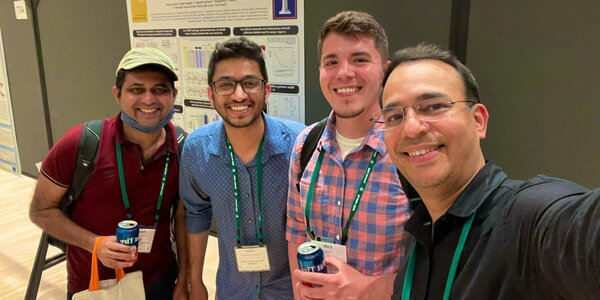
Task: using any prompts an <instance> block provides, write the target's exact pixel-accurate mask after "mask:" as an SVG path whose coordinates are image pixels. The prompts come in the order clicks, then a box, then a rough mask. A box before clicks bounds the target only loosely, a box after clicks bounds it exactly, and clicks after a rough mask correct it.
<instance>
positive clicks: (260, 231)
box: [227, 135, 265, 247]
mask: <svg viewBox="0 0 600 300" xmlns="http://www.w3.org/2000/svg"><path fill="white" fill-rule="evenodd" d="M264 140H265V137H264V135H263V138H262V139H261V140H260V144H259V145H258V153H257V154H256V186H257V187H256V191H257V194H258V236H257V237H258V242H259V245H260V246H262V245H263V243H264V240H263V216H262V188H263V176H262V145H263V141H264ZM227 148H228V149H229V159H230V161H231V174H232V175H233V200H234V201H235V202H234V203H235V228H236V236H237V246H238V247H240V246H241V245H242V236H241V230H242V229H241V227H242V226H241V221H240V219H241V217H240V204H239V202H240V187H239V184H238V180H237V169H236V167H235V156H234V154H233V147H232V146H231V143H230V142H229V139H227Z"/></svg>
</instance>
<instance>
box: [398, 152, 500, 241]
mask: <svg viewBox="0 0 600 300" xmlns="http://www.w3.org/2000/svg"><path fill="white" fill-rule="evenodd" d="M506 178H507V175H506V174H505V173H504V172H503V171H502V169H501V168H500V167H499V166H498V165H496V164H495V163H494V162H493V161H487V162H486V164H485V165H484V166H483V168H481V170H479V172H478V173H477V175H475V177H474V178H473V180H471V182H470V183H469V184H468V185H467V187H466V188H465V189H464V190H463V191H462V193H460V195H459V196H458V197H457V198H456V200H455V201H454V203H452V206H450V208H449V209H448V211H447V212H446V214H444V216H445V215H452V216H455V217H458V218H468V217H469V216H470V215H471V214H472V213H473V212H475V211H476V210H477V209H478V208H479V207H480V206H481V205H482V204H483V203H484V202H485V201H486V199H487V198H488V197H489V196H490V195H491V194H493V193H494V192H495V191H496V189H497V188H498V187H499V186H500V185H501V184H502V183H503V182H504V180H505V179H506ZM416 202H417V203H416V205H415V209H414V213H413V215H412V216H411V217H410V218H409V220H408V221H407V222H406V225H405V226H404V229H405V230H406V231H408V232H410V233H411V234H412V235H413V236H415V237H417V239H419V240H424V239H426V236H423V235H421V234H420V230H419V228H420V227H421V226H423V224H424V223H426V222H431V216H430V215H429V212H428V211H427V208H426V207H425V205H424V204H423V201H422V200H417V201H416ZM440 219H441V218H440Z"/></svg>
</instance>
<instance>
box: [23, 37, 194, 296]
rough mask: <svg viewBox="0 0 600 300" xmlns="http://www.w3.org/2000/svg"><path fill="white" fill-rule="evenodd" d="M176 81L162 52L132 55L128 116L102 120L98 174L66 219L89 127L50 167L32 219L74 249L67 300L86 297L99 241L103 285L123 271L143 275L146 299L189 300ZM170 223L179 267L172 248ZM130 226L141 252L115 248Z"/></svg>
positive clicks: (127, 69) (121, 80)
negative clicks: (122, 225)
mask: <svg viewBox="0 0 600 300" xmlns="http://www.w3.org/2000/svg"><path fill="white" fill-rule="evenodd" d="M177 79H178V78H177V74H176V73H175V66H174V64H173V61H172V60H171V59H170V58H169V57H168V56H167V55H165V54H164V53H162V52H161V51H159V50H156V49H153V48H135V49H132V50H130V51H129V52H127V53H126V54H125V56H124V57H123V59H122V60H121V62H120V63H119V66H118V67H117V71H116V84H115V86H114V87H113V88H112V91H113V94H114V97H115V100H116V102H117V104H118V105H119V108H120V113H119V114H118V115H117V116H115V117H112V118H109V119H105V120H103V121H102V127H101V130H99V132H97V133H96V134H98V135H99V139H100V141H99V143H98V150H97V154H96V159H95V167H94V169H93V171H92V172H91V174H90V176H89V178H88V179H87V183H86V185H85V188H83V190H82V191H81V193H80V194H79V196H78V197H76V199H75V201H74V203H73V204H72V205H71V206H70V213H69V214H68V215H65V213H63V211H62V210H61V209H60V203H61V199H63V197H64V196H65V195H66V194H68V193H71V191H70V190H69V189H72V188H73V183H74V181H75V180H77V179H78V178H77V177H78V176H74V174H75V169H77V168H76V167H75V166H76V162H77V153H78V146H79V142H80V138H81V137H82V132H83V131H84V130H86V131H88V130H91V129H90V128H89V127H88V126H87V125H86V126H83V124H80V125H77V126H75V127H73V128H71V129H69V130H68V131H67V132H66V133H65V134H64V136H63V137H62V138H61V139H60V140H59V141H58V142H57V143H56V144H55V145H54V146H53V147H52V149H50V152H49V153H48V154H47V156H46V158H45V159H44V161H43V163H42V167H41V170H40V171H41V175H40V176H39V179H38V183H37V186H36V189H35V193H34V195H33V201H32V203H31V207H30V218H31V220H32V221H33V222H34V223H35V224H36V225H38V226H39V227H41V228H42V229H43V230H44V231H45V232H47V233H48V234H50V235H52V236H55V237H57V238H58V239H60V240H62V241H65V242H66V243H67V244H68V245H67V249H68V251H67V272H68V285H67V290H68V293H67V298H68V299H70V298H71V297H72V295H73V294H74V293H77V292H79V291H81V290H85V289H87V288H88V284H89V280H90V261H91V252H92V249H93V247H94V244H95V243H96V240H97V239H98V238H99V237H101V236H109V238H106V239H104V240H103V241H102V242H100V244H99V245H98V250H97V255H98V259H99V260H100V262H101V264H99V270H98V271H99V275H100V280H103V279H109V278H114V277H115V274H114V270H113V269H115V268H124V269H125V272H126V273H129V272H133V271H137V270H141V271H142V273H143V278H144V286H145V290H146V297H147V299H171V298H180V297H186V296H187V281H188V280H187V274H186V269H187V268H186V264H187V255H186V252H185V249H186V245H185V232H184V231H183V223H182V222H183V207H180V208H179V209H177V203H178V202H177V200H178V173H179V160H178V156H177V153H178V143H177V134H176V128H175V127H174V126H173V124H172V123H171V122H170V119H171V117H172V116H173V113H174V109H173V104H174V102H175V97H176V95H177V89H175V86H174V82H175V81H176V80H177ZM84 127H85V128H84ZM172 210H173V211H176V213H174V214H171V211H172ZM172 216H173V217H172ZM172 218H173V219H174V223H175V237H176V240H177V242H178V243H177V250H178V251H177V252H178V257H179V268H178V265H177V261H176V259H175V253H174V252H173V249H172V246H171V242H170V236H171V234H170V233H171V231H170V225H171V221H172ZM126 219H130V220H134V221H136V222H137V223H138V225H139V227H140V237H141V239H140V240H143V242H142V243H140V244H139V245H138V248H137V249H136V248H135V247H132V246H126V245H123V244H119V243H117V242H116V238H115V236H114V235H115V230H116V228H117V224H118V223H119V222H120V221H123V220H126ZM176 282H177V283H180V284H177V285H176Z"/></svg>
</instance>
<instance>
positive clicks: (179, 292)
mask: <svg viewBox="0 0 600 300" xmlns="http://www.w3.org/2000/svg"><path fill="white" fill-rule="evenodd" d="M178 202H179V203H178V205H177V211H176V212H175V245H176V246H177V264H178V269H179V274H178V275H177V285H176V286H175V291H174V292H173V299H187V296H188V278H189V277H188V274H189V271H188V268H189V259H188V247H187V236H186V233H185V224H184V221H185V209H184V207H183V201H181V200H180V201H178Z"/></svg>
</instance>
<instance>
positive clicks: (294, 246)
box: [288, 242, 302, 299]
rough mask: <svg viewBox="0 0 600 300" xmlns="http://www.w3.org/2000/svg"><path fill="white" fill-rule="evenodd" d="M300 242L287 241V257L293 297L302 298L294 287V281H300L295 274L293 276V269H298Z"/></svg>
mask: <svg viewBox="0 0 600 300" xmlns="http://www.w3.org/2000/svg"><path fill="white" fill-rule="evenodd" d="M300 245H301V243H294V242H288V259H289V262H290V273H291V274H292V288H293V289H294V299H302V298H301V297H300V293H299V291H298V288H297V287H296V283H298V282H300V281H299V280H298V279H297V278H296V276H294V271H295V270H298V269H299V268H298V256H297V254H298V246H300Z"/></svg>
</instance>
